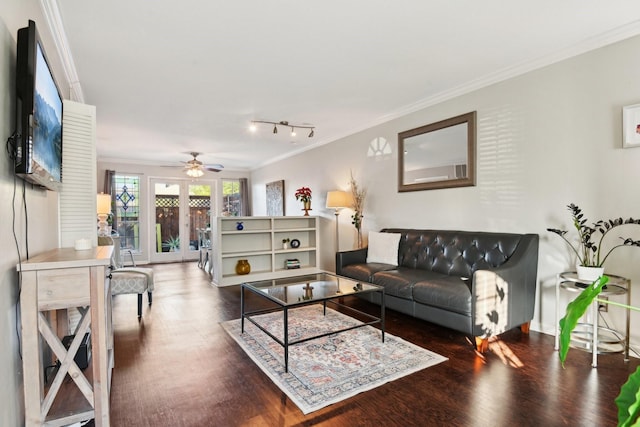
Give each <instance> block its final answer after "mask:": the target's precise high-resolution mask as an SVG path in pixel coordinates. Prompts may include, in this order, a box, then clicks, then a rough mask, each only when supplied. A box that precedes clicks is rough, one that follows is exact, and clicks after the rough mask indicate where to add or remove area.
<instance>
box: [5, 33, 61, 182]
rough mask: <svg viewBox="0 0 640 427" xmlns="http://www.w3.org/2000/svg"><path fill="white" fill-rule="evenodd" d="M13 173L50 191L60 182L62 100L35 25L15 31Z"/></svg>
mask: <svg viewBox="0 0 640 427" xmlns="http://www.w3.org/2000/svg"><path fill="white" fill-rule="evenodd" d="M16 66H17V69H16V104H17V114H16V118H17V124H16V129H17V134H18V136H19V141H18V144H17V147H16V168H15V171H16V173H17V174H18V175H19V176H20V177H22V178H24V179H25V180H27V181H29V182H32V183H34V184H37V185H40V186H43V187H45V188H47V189H49V190H57V189H59V186H60V183H61V182H62V97H61V96H60V91H59V90H58V86H57V85H56V82H55V79H54V78H53V74H52V73H51V69H50V68H49V64H48V62H47V57H46V54H45V51H44V49H43V47H42V43H41V41H40V37H39V35H38V31H37V30H36V25H35V22H33V21H29V26H28V27H26V28H22V29H20V30H19V31H18V50H17V60H16Z"/></svg>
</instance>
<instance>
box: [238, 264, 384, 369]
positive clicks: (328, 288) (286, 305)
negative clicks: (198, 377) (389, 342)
mask: <svg viewBox="0 0 640 427" xmlns="http://www.w3.org/2000/svg"><path fill="white" fill-rule="evenodd" d="M247 291H249V292H251V293H253V294H256V295H258V296H259V297H261V298H264V299H266V300H268V301H270V302H271V303H273V304H268V305H270V306H271V307H270V308H261V309H256V310H247V308H246V298H245V292H247ZM368 292H378V293H379V294H380V317H376V316H372V315H370V314H368V313H364V312H362V311H360V310H356V309H355V308H352V307H349V306H347V305H344V304H342V303H341V302H340V298H342V297H345V296H350V295H357V294H363V293H368ZM327 303H331V304H334V305H336V306H338V307H340V308H342V309H344V310H345V311H347V312H352V313H357V314H358V315H359V318H365V319H366V320H365V321H361V323H359V324H358V325H355V326H351V327H348V328H344V329H339V330H334V331H330V332H326V333H323V334H319V335H314V336H311V337H306V338H304V339H299V340H295V341H290V340H289V334H288V330H289V325H288V318H289V317H288V316H289V310H291V309H294V308H298V307H301V306H304V305H311V304H322V306H323V313H324V314H325V315H326V313H327ZM240 311H241V315H242V316H241V319H242V320H241V328H242V329H241V330H242V333H244V321H245V319H246V320H248V321H250V322H251V323H253V324H254V325H255V326H256V327H258V328H259V329H260V330H262V331H263V332H264V333H266V334H267V335H269V336H270V337H271V338H272V339H273V340H275V341H276V342H277V343H278V344H280V345H281V346H282V347H283V348H284V368H285V371H286V372H288V371H289V346H291V345H294V344H299V343H302V342H305V341H309V340H312V339H316V338H321V337H325V336H328V335H333V334H336V333H339V332H344V331H349V330H351V329H356V328H361V327H363V326H367V325H373V324H376V323H379V324H380V331H381V335H382V342H384V311H385V307H384V287H382V286H378V285H374V284H372V283H367V282H362V281H357V280H353V279H348V278H346V277H341V276H336V275H335V274H331V273H318V274H309V275H306V276H296V277H287V278H283V279H274V280H263V281H259V282H248V283H243V284H242V286H241V292H240ZM274 311H282V313H283V316H284V335H283V336H284V339H280V338H278V337H276V336H274V335H273V334H272V333H270V332H269V331H267V330H266V329H265V328H264V327H263V326H261V325H260V324H259V322H258V321H257V320H255V319H254V318H253V316H256V315H259V314H264V313H271V312H274Z"/></svg>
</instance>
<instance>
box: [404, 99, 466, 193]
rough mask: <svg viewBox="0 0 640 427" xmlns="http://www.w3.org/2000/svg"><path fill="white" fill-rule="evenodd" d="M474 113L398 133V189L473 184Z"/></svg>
mask: <svg viewBox="0 0 640 427" xmlns="http://www.w3.org/2000/svg"><path fill="white" fill-rule="evenodd" d="M475 118H476V112H475V111H473V112H471V113H467V114H463V115H461V116H457V117H452V118H450V119H447V120H442V121H440V122H437V123H432V124H429V125H426V126H421V127H419V128H416V129H411V130H408V131H404V132H401V133H399V134H398V191H416V190H432V189H436V188H451V187H466V186H472V185H475V140H476V124H475Z"/></svg>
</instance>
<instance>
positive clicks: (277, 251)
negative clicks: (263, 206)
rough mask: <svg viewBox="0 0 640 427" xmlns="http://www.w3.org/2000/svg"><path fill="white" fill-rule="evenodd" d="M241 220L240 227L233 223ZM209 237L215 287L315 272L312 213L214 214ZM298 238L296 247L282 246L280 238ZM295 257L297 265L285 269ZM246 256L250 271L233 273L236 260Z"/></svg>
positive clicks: (316, 242)
mask: <svg viewBox="0 0 640 427" xmlns="http://www.w3.org/2000/svg"><path fill="white" fill-rule="evenodd" d="M238 222H242V226H243V229H242V230H238V229H237V224H238ZM213 228H214V229H213V230H212V236H213V238H214V241H213V243H212V246H213V250H212V252H213V274H212V277H213V279H212V281H213V283H214V284H215V285H216V286H230V285H238V284H240V283H244V282H251V281H256V280H269V279H276V278H280V277H291V276H298V275H301V274H310V273H318V272H320V269H319V268H318V263H319V254H320V248H319V238H318V218H317V217H315V216H274V217H218V218H217V219H216V221H215V223H214V226H213ZM287 238H288V239H290V240H293V239H298V240H299V241H300V246H299V247H298V248H291V247H289V248H288V249H284V248H283V244H282V240H283V239H287ZM292 258H296V259H298V260H299V261H300V268H296V269H287V268H285V261H286V260H287V259H292ZM241 259H246V260H248V261H249V264H250V265H251V272H250V273H249V274H245V275H238V274H236V271H235V268H236V264H237V262H238V260H241Z"/></svg>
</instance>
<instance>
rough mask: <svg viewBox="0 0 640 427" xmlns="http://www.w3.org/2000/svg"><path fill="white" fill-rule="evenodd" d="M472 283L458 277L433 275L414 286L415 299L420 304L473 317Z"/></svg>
mask: <svg viewBox="0 0 640 427" xmlns="http://www.w3.org/2000/svg"><path fill="white" fill-rule="evenodd" d="M469 283H470V281H469V280H465V279H463V278H461V277H457V276H448V275H446V274H439V273H432V276H431V277H429V279H428V280H424V281H421V282H417V283H415V284H414V285H413V298H414V300H415V301H416V302H418V303H420V304H425V305H430V306H433V307H438V308H442V309H444V310H448V311H453V312H455V313H460V314H464V315H467V316H470V315H471V305H472V304H471V289H470V287H469V286H470V284H469Z"/></svg>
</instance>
